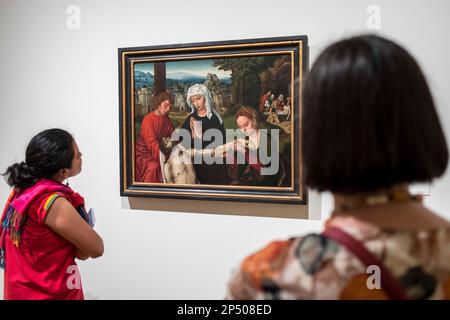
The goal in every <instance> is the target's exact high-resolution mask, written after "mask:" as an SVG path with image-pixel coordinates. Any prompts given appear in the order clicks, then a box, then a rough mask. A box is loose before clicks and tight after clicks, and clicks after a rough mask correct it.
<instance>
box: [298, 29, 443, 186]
mask: <svg viewBox="0 0 450 320" xmlns="http://www.w3.org/2000/svg"><path fill="white" fill-rule="evenodd" d="M302 136H303V147H302V149H303V151H302V157H303V165H304V168H305V169H304V181H305V183H306V185H308V186H309V187H311V188H314V189H317V190H319V191H331V192H334V193H343V194H352V193H359V192H370V191H375V190H377V189H382V188H387V187H390V186H392V185H395V184H400V183H414V182H429V181H431V180H432V179H433V178H435V177H439V176H441V175H442V174H443V173H444V172H445V169H446V167H447V161H448V149H447V144H446V141H445V136H444V133H443V131H442V127H441V124H440V122H439V118H438V115H437V112H436V109H435V106H434V103H433V99H432V96H431V93H430V89H429V88H428V85H427V82H426V80H425V77H424V75H423V73H422V71H421V69H420V67H419V65H418V64H417V62H416V61H415V60H414V58H413V57H412V56H411V55H410V54H409V53H408V52H407V51H406V50H405V49H403V48H402V47H401V46H399V45H397V44H395V43H394V42H392V41H389V40H387V39H384V38H381V37H378V36H374V35H365V36H358V37H353V38H350V39H346V40H343V41H340V42H337V43H335V44H333V45H331V46H329V47H328V48H326V49H325V50H324V51H323V52H322V53H321V54H320V56H319V57H318V59H317V61H316V62H315V63H314V65H313V67H312V69H311V71H310V73H309V74H308V75H307V77H306V80H305V84H304V89H303V125H302Z"/></svg>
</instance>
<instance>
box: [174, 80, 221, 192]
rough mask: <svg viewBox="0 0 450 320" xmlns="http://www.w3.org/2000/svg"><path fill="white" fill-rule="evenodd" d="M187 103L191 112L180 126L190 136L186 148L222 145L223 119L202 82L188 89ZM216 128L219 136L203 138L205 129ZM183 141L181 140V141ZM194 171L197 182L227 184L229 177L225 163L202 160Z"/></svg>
mask: <svg viewBox="0 0 450 320" xmlns="http://www.w3.org/2000/svg"><path fill="white" fill-rule="evenodd" d="M186 100H187V104H188V105H189V107H190V108H191V114H190V115H189V116H188V117H187V118H186V119H185V120H184V123H183V125H182V128H183V129H185V130H187V131H189V134H190V136H191V145H185V144H186V143H184V145H185V147H187V148H197V149H198V148H199V147H201V148H202V149H205V148H206V147H209V148H211V143H213V144H214V145H213V147H217V146H220V145H223V144H224V143H225V140H226V134H225V128H224V126H223V120H222V118H221V117H220V115H219V113H218V112H217V111H216V110H215V109H214V107H213V100H212V98H211V94H210V92H209V90H208V88H207V87H206V86H205V85H203V84H194V85H193V86H191V87H190V88H189V89H188V92H187V97H186ZM210 129H216V130H218V131H216V133H218V132H220V137H217V136H216V135H214V136H215V139H214V138H213V139H212V141H210V140H204V139H203V137H204V134H205V132H206V131H207V130H210ZM195 140H201V141H199V142H201V143H198V142H197V143H195ZM182 143H183V142H182ZM195 171H196V174H197V178H198V181H199V183H201V184H228V183H229V182H230V178H229V176H228V172H227V168H226V165H225V164H218V163H213V164H207V163H204V162H203V161H202V163H200V164H195Z"/></svg>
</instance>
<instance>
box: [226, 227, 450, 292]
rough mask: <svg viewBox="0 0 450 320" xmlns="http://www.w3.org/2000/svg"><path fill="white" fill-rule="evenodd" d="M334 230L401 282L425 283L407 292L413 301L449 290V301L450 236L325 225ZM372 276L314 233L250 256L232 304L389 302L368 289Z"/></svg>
mask: <svg viewBox="0 0 450 320" xmlns="http://www.w3.org/2000/svg"><path fill="white" fill-rule="evenodd" d="M331 225H333V226H334V227H338V228H340V229H342V230H343V231H345V232H347V233H349V234H351V235H352V236H353V237H354V238H356V239H357V240H359V241H361V242H362V243H363V244H364V245H365V246H366V248H367V249H368V250H369V251H370V252H371V253H372V254H373V255H374V256H376V257H377V258H379V259H380V260H381V261H383V263H384V264H385V265H386V267H387V268H388V269H390V270H391V271H392V273H393V274H394V276H395V277H397V278H398V279H400V280H401V281H402V282H403V280H404V281H407V279H409V278H410V277H411V276H418V277H419V278H420V279H421V280H423V283H421V284H420V285H421V286H422V285H423V288H422V287H421V288H419V289H420V290H419V289H417V286H418V285H419V284H418V283H414V284H413V285H412V287H411V288H407V290H410V295H411V298H421V297H426V296H427V295H431V293H433V292H434V290H435V289H436V288H437V287H438V286H439V285H448V286H449V293H448V295H449V298H450V259H449V257H450V230H447V229H438V230H434V231H422V232H405V231H386V230H383V229H381V228H378V227H376V226H373V225H370V224H367V223H365V222H361V221H358V220H357V219H332V222H330V221H329V222H327V226H331ZM424 257H429V258H430V259H431V260H432V261H433V265H431V264H430V263H429V261H428V260H427V259H424ZM436 268H437V269H436ZM424 270H427V271H426V272H425V271H424ZM436 270H437V271H436ZM437 273H439V276H442V275H443V278H442V279H438V275H437ZM370 276H371V273H369V272H368V269H367V267H366V266H365V265H363V263H362V262H361V261H360V260H359V259H358V258H357V257H356V256H355V255H354V254H353V253H352V252H350V251H348V250H347V249H346V248H345V247H343V246H342V245H340V244H338V243H337V242H335V241H334V240H332V239H330V238H327V237H325V236H324V235H322V234H320V233H310V234H307V235H304V236H301V237H294V238H289V239H287V240H281V241H273V242H271V243H269V244H268V245H266V246H265V247H263V248H262V249H260V250H258V251H257V252H255V253H253V254H251V255H249V256H247V257H246V258H245V259H244V260H243V261H242V262H241V263H240V265H239V266H238V268H237V269H236V270H235V272H234V273H233V276H232V278H231V280H230V282H229V286H228V298H230V299H265V298H280V299H347V298H348V299H356V298H358V297H359V298H363V299H386V298H387V295H386V294H385V292H383V291H382V290H369V289H368V286H367V283H368V281H369V277H370ZM430 279H431V280H430ZM440 281H441V283H440ZM445 281H447V282H448V283H446V284H445V283H444V282H445ZM430 283H434V286H433V288H431V289H429V286H428V285H429V284H430ZM313 284H314V287H313ZM314 288H315V289H314ZM425 289H426V290H425ZM427 290H428V291H427ZM417 292H419V293H420V296H416V293H417ZM430 292H431V293H430Z"/></svg>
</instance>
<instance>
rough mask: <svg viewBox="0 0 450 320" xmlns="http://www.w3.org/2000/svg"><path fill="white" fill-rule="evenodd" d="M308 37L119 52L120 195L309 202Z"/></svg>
mask: <svg viewBox="0 0 450 320" xmlns="http://www.w3.org/2000/svg"><path fill="white" fill-rule="evenodd" d="M307 53H308V47H307V37H306V36H296V37H281V38H265V39H252V40H235V41H223V42H209V43H194V44H180V45H167V46H153V47H138V48H122V49H119V74H120V81H119V82H120V84H119V96H120V110H119V113H120V120H121V121H120V124H121V126H120V137H121V143H120V146H121V150H120V151H121V168H120V172H121V195H122V196H147V197H173V198H189V199H211V200H233V201H236V200H238V201H240V200H242V201H258V202H281V203H299V204H306V201H307V199H306V192H305V190H304V187H303V185H302V166H301V136H300V128H301V101H300V100H301V95H300V92H301V85H302V76H303V73H304V70H305V68H306V66H307Z"/></svg>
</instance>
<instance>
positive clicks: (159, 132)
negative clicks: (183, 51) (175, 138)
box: [135, 92, 174, 182]
mask: <svg viewBox="0 0 450 320" xmlns="http://www.w3.org/2000/svg"><path fill="white" fill-rule="evenodd" d="M152 105H153V106H154V107H153V111H152V112H150V113H149V114H147V115H146V116H145V117H144V120H142V125H141V132H140V134H139V137H138V138H137V141H136V172H135V174H136V176H135V178H136V181H137V182H164V179H163V173H162V169H161V164H160V160H159V159H160V156H159V155H160V149H161V148H160V144H161V141H162V139H163V138H166V137H169V138H170V137H171V135H172V132H173V130H174V127H173V124H172V121H171V120H170V118H169V116H168V114H169V112H170V108H171V107H172V105H173V97H172V96H171V95H170V94H169V93H167V92H161V93H159V94H157V95H156V96H155V97H153V99H152Z"/></svg>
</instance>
